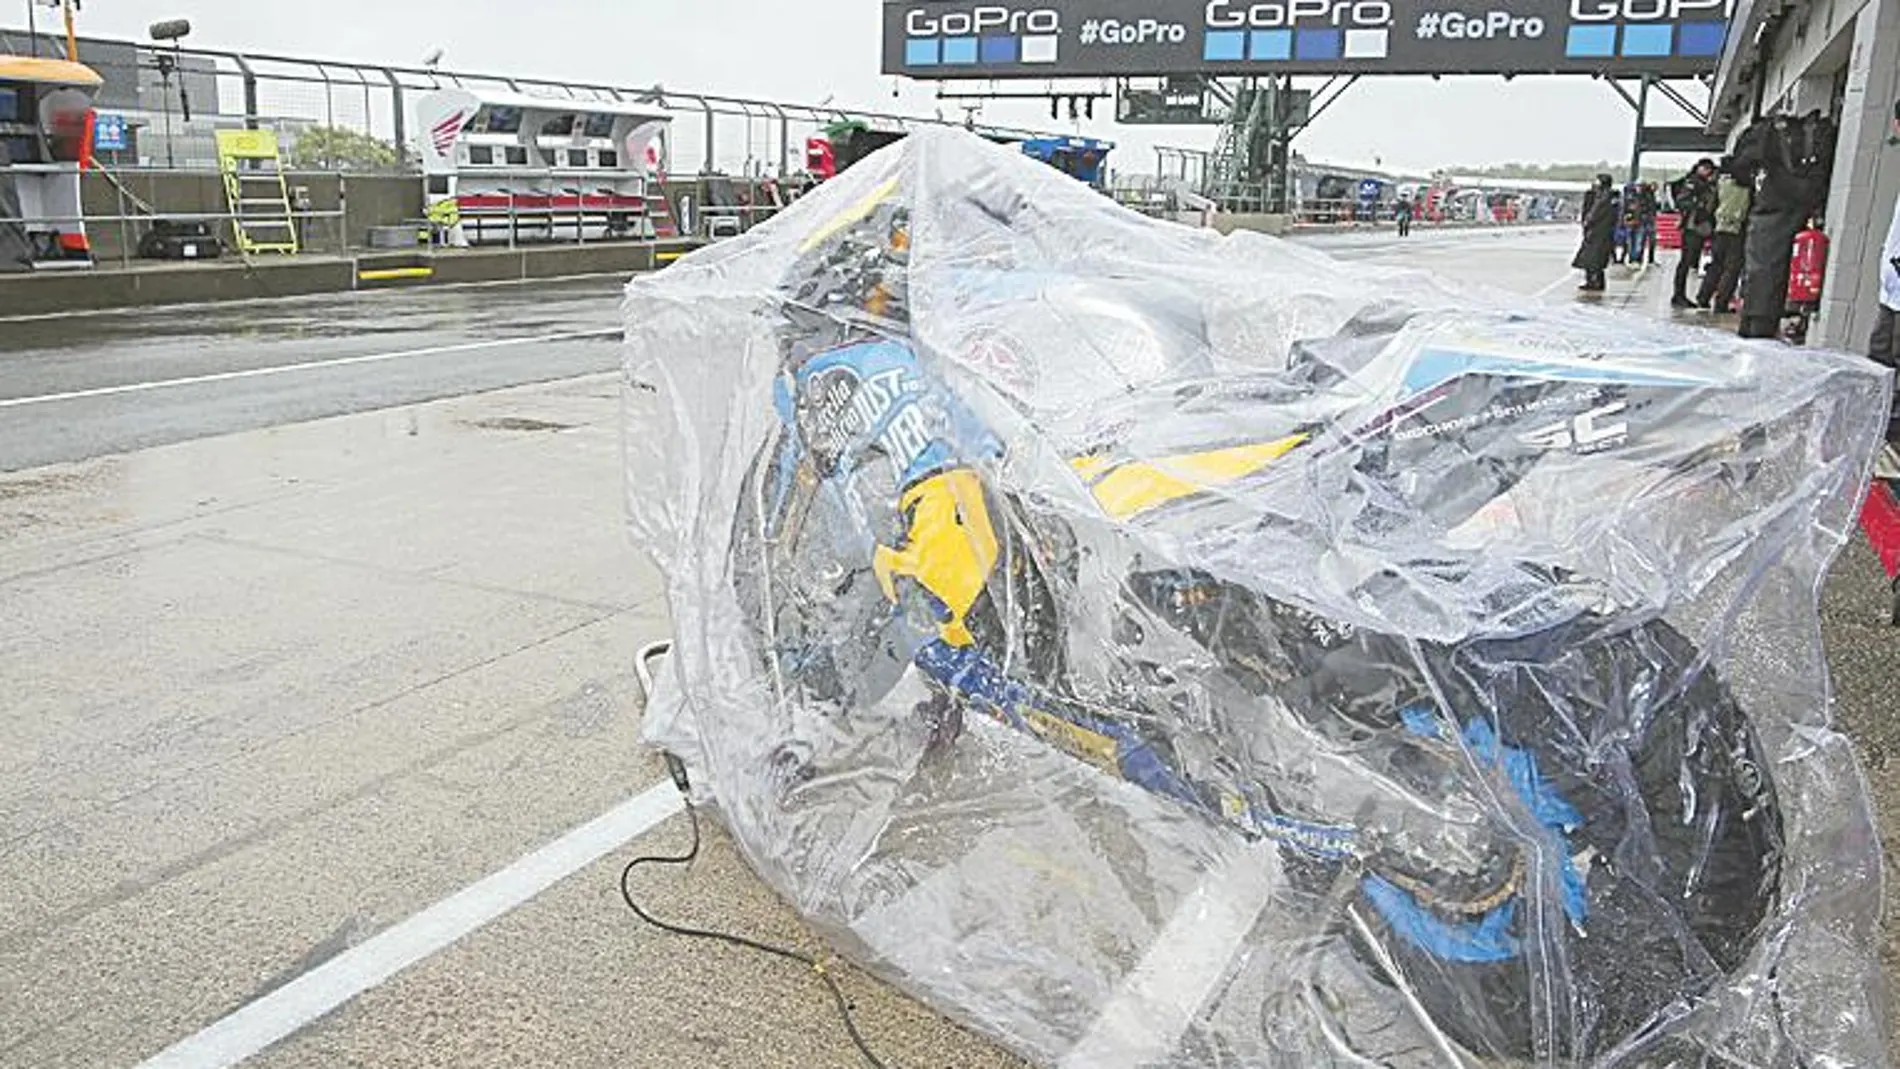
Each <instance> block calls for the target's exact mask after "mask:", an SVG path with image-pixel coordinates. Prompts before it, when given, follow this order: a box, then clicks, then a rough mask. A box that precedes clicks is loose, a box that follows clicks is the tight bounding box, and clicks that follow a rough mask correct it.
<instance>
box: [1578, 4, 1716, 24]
mask: <svg viewBox="0 0 1900 1069" xmlns="http://www.w3.org/2000/svg"><path fill="white" fill-rule="evenodd" d="M1734 14H1735V0H1570V20H1571V21H1572V22H1677V21H1680V20H1682V19H1727V18H1729V17H1730V16H1732V15H1734Z"/></svg>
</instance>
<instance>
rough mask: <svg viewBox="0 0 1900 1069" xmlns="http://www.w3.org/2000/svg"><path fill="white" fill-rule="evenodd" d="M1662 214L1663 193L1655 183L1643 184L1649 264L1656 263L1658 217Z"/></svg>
mask: <svg viewBox="0 0 1900 1069" xmlns="http://www.w3.org/2000/svg"><path fill="white" fill-rule="evenodd" d="M1661 212H1662V193H1661V192H1660V191H1659V190H1658V189H1657V188H1656V183H1654V182H1644V183H1643V248H1644V249H1645V250H1646V251H1647V257H1646V260H1647V262H1648V263H1652V264H1653V263H1655V262H1656V216H1657V215H1659V214H1661Z"/></svg>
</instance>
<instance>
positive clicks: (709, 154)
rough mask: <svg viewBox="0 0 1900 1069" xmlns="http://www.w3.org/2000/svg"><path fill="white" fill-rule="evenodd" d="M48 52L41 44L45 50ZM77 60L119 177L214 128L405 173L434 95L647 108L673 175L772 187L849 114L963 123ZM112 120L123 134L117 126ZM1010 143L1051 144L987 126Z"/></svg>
mask: <svg viewBox="0 0 1900 1069" xmlns="http://www.w3.org/2000/svg"><path fill="white" fill-rule="evenodd" d="M34 47H35V46H34V44H33V43H32V42H31V41H30V40H29V39H28V37H27V35H26V34H25V33H24V32H23V31H17V30H14V31H8V30H0V53H9V52H11V53H15V54H26V53H28V52H30V51H31V50H33V48H34ZM56 47H63V43H62V44H61V45H60V46H56V45H55V42H54V41H53V40H52V39H51V38H50V37H47V36H45V35H42V36H41V40H40V43H39V45H38V48H39V50H40V52H41V54H53V52H54V49H55V48H56ZM79 54H80V59H81V61H82V62H85V63H86V64H87V65H89V66H91V67H93V68H94V69H95V70H97V71H98V72H99V73H100V74H101V75H102V76H103V77H104V78H105V83H106V84H105V87H104V88H103V90H102V91H101V93H100V96H99V101H98V107H99V110H100V111H101V112H102V113H107V114H109V115H111V116H113V117H114V119H113V121H112V122H111V123H110V124H109V127H110V128H109V130H108V131H107V134H108V135H109V136H108V137H107V138H106V139H105V140H104V141H103V142H102V144H101V148H100V151H99V156H100V159H101V160H102V161H103V162H105V163H106V164H108V165H109V166H112V167H115V168H150V167H160V168H166V169H174V170H177V169H184V170H215V169H216V168H217V166H218V154H217V146H216V143H215V136H214V135H215V132H216V131H217V130H219V129H231V128H236V127H264V128H269V129H272V130H275V131H277V133H278V135H279V139H280V141H281V142H282V143H283V147H284V152H285V155H286V159H287V162H288V163H289V164H290V165H291V166H294V167H298V168H301V169H306V170H343V171H358V172H372V173H373V172H383V173H400V172H407V171H411V170H413V166H414V162H415V159H416V151H415V147H414V144H413V142H412V138H413V136H414V134H415V130H414V124H415V114H414V107H415V101H416V99H417V97H419V96H420V95H421V94H423V93H427V92H430V91H433V90H437V89H445V88H465V89H473V90H477V91H482V90H487V91H498V92H511V93H521V94H526V95H530V96H547V97H553V98H558V99H568V100H574V101H577V102H587V101H593V102H615V103H636V102H638V103H657V104H660V105H662V106H664V107H666V108H667V109H668V110H670V111H672V112H673V114H674V116H675V119H674V122H673V123H672V124H671V128H670V129H669V130H668V131H667V133H666V135H665V142H666V144H665V155H664V163H665V166H666V169H667V170H668V172H669V173H674V174H694V173H699V174H727V175H739V176H761V177H763V176H773V177H781V176H785V175H788V174H792V173H794V172H796V171H799V170H802V169H803V167H804V163H805V152H804V146H805V141H806V139H807V138H809V137H811V136H813V135H815V134H816V133H818V132H819V131H820V130H821V129H822V128H823V127H824V126H825V125H826V124H828V123H831V122H834V121H837V120H839V119H845V118H851V119H860V120H867V121H871V122H875V123H877V124H879V125H888V126H893V127H898V128H902V129H906V130H910V129H916V128H918V127H920V126H925V125H943V126H950V125H964V124H962V123H957V122H953V121H952V120H948V119H942V118H928V117H920V116H909V115H896V114H890V113H885V112H876V111H864V110H859V109H852V110H851V111H849V112H848V113H847V112H845V111H843V110H840V109H835V108H829V107H821V106H815V105H807V104H793V103H785V102H780V101H769V100H755V99H749V98H743V97H735V96H729V95H724V94H718V93H706V92H699V91H691V90H680V89H672V88H667V87H663V86H659V85H648V86H639V85H609V84H604V83H590V82H581V81H564V80H558V79H546V78H527V77H518V76H514V75H505V74H490V73H480V72H471V71H454V70H447V69H442V68H439V67H434V66H427V67H400V66H387V65H377V64H364V63H348V62H337V61H331V60H317V59H310V58H304V57H295V56H283V55H269V54H264V53H255V52H233V51H222V50H216V49H204V48H188V47H172V46H161V45H152V44H141V43H135V42H129V41H109V40H101V39H88V38H82V39H81V40H80V44H79ZM121 123H122V124H123V125H121ZM983 129H984V130H985V131H986V132H993V133H998V134H1002V135H1005V136H1012V137H1024V138H1026V137H1037V136H1048V135H1047V134H1043V133H1039V132H1036V131H1030V130H1022V129H1014V128H1008V127H994V126H990V127H984V128H983Z"/></svg>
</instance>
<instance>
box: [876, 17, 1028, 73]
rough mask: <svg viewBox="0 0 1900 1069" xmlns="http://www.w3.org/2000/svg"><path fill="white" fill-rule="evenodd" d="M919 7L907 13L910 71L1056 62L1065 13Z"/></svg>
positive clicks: (906, 47)
mask: <svg viewBox="0 0 1900 1069" xmlns="http://www.w3.org/2000/svg"><path fill="white" fill-rule="evenodd" d="M938 10H940V9H933V8H922V7H914V8H911V9H910V10H909V11H908V12H906V13H905V15H904V35H905V36H904V65H905V66H906V67H962V66H978V65H980V66H987V67H1001V66H1015V65H1016V64H1019V63H1054V62H1055V61H1056V53H1057V52H1058V51H1059V50H1060V45H1061V40H1062V15H1061V13H1060V12H1058V11H1056V9H1054V8H1050V7H1039V8H1029V9H1017V8H1009V7H1004V6H1002V5H1000V4H978V5H976V6H975V7H972V8H970V9H968V10H966V11H946V12H943V13H942V14H937V13H936V12H937V11H938Z"/></svg>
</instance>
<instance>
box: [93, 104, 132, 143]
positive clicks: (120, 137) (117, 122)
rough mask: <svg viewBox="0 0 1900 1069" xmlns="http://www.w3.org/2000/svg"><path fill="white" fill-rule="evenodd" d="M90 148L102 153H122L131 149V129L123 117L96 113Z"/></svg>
mask: <svg viewBox="0 0 1900 1069" xmlns="http://www.w3.org/2000/svg"><path fill="white" fill-rule="evenodd" d="M92 147H93V148H94V149H95V150H98V151H102V152H124V151H126V150H127V149H129V148H131V147H132V137H131V127H130V125H129V124H128V123H127V122H126V121H125V116H123V115H112V114H109V113H107V112H103V111H102V112H98V113H97V114H96V115H95V116H94V118H93V123H92Z"/></svg>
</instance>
